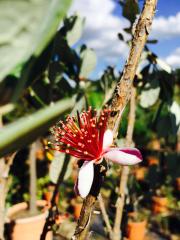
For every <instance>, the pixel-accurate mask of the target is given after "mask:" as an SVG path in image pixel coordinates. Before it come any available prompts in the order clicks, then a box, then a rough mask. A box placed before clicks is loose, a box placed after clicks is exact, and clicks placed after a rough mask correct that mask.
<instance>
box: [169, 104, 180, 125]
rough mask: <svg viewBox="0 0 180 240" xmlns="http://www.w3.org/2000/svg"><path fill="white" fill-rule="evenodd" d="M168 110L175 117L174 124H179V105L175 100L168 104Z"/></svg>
mask: <svg viewBox="0 0 180 240" xmlns="http://www.w3.org/2000/svg"><path fill="white" fill-rule="evenodd" d="M170 112H171V113H172V114H174V116H175V118H176V126H179V125H180V106H179V104H178V103H177V102H176V101H174V102H173V103H172V105H171V106H170Z"/></svg>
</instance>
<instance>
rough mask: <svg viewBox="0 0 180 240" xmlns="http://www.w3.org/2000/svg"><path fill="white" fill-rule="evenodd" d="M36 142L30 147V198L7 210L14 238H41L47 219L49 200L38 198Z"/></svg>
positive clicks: (48, 236)
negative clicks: (27, 201)
mask: <svg viewBox="0 0 180 240" xmlns="http://www.w3.org/2000/svg"><path fill="white" fill-rule="evenodd" d="M36 150H37V145H36V142H35V143H33V144H32V145H31V147H30V152H29V163H30V164H29V165H30V200H29V204H27V203H26V202H22V203H18V204H16V205H14V206H12V207H11V208H9V209H8V211H7V219H8V221H9V224H10V225H13V228H12V232H11V239H12V240H24V239H26V240H32V239H33V240H39V239H40V234H41V232H42V229H43V226H44V223H45V219H46V216H47V210H45V209H47V208H46V206H47V202H46V201H45V200H38V201H37V199H36V178H37V177H36ZM46 239H47V240H51V239H52V233H51V232H49V234H48V235H47V238H46Z"/></svg>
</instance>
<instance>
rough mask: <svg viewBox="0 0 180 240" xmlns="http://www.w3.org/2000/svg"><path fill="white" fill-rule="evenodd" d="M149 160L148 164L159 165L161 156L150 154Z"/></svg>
mask: <svg viewBox="0 0 180 240" xmlns="http://www.w3.org/2000/svg"><path fill="white" fill-rule="evenodd" d="M147 161H148V165H149V166H152V165H159V158H158V157H157V156H155V155H149V156H148V157H147Z"/></svg>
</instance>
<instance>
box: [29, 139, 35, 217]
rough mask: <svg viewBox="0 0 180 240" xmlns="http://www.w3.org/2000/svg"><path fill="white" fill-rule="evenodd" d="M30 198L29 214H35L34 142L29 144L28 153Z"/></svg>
mask: <svg viewBox="0 0 180 240" xmlns="http://www.w3.org/2000/svg"><path fill="white" fill-rule="evenodd" d="M29 160H30V166H29V167H30V169H29V171H30V191H29V192H30V200H29V210H30V213H31V214H35V213H36V212H37V208H36V179H37V176H36V142H34V143H33V144H32V145H31V148H30V153H29Z"/></svg>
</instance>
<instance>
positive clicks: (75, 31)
mask: <svg viewBox="0 0 180 240" xmlns="http://www.w3.org/2000/svg"><path fill="white" fill-rule="evenodd" d="M83 28H84V18H81V17H80V16H78V15H77V16H75V20H74V23H73V26H72V28H71V29H70V30H68V31H67V34H66V39H67V42H68V44H69V46H72V45H74V44H75V43H76V42H77V41H78V40H79V39H80V38H81V35H82V32H83Z"/></svg>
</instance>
